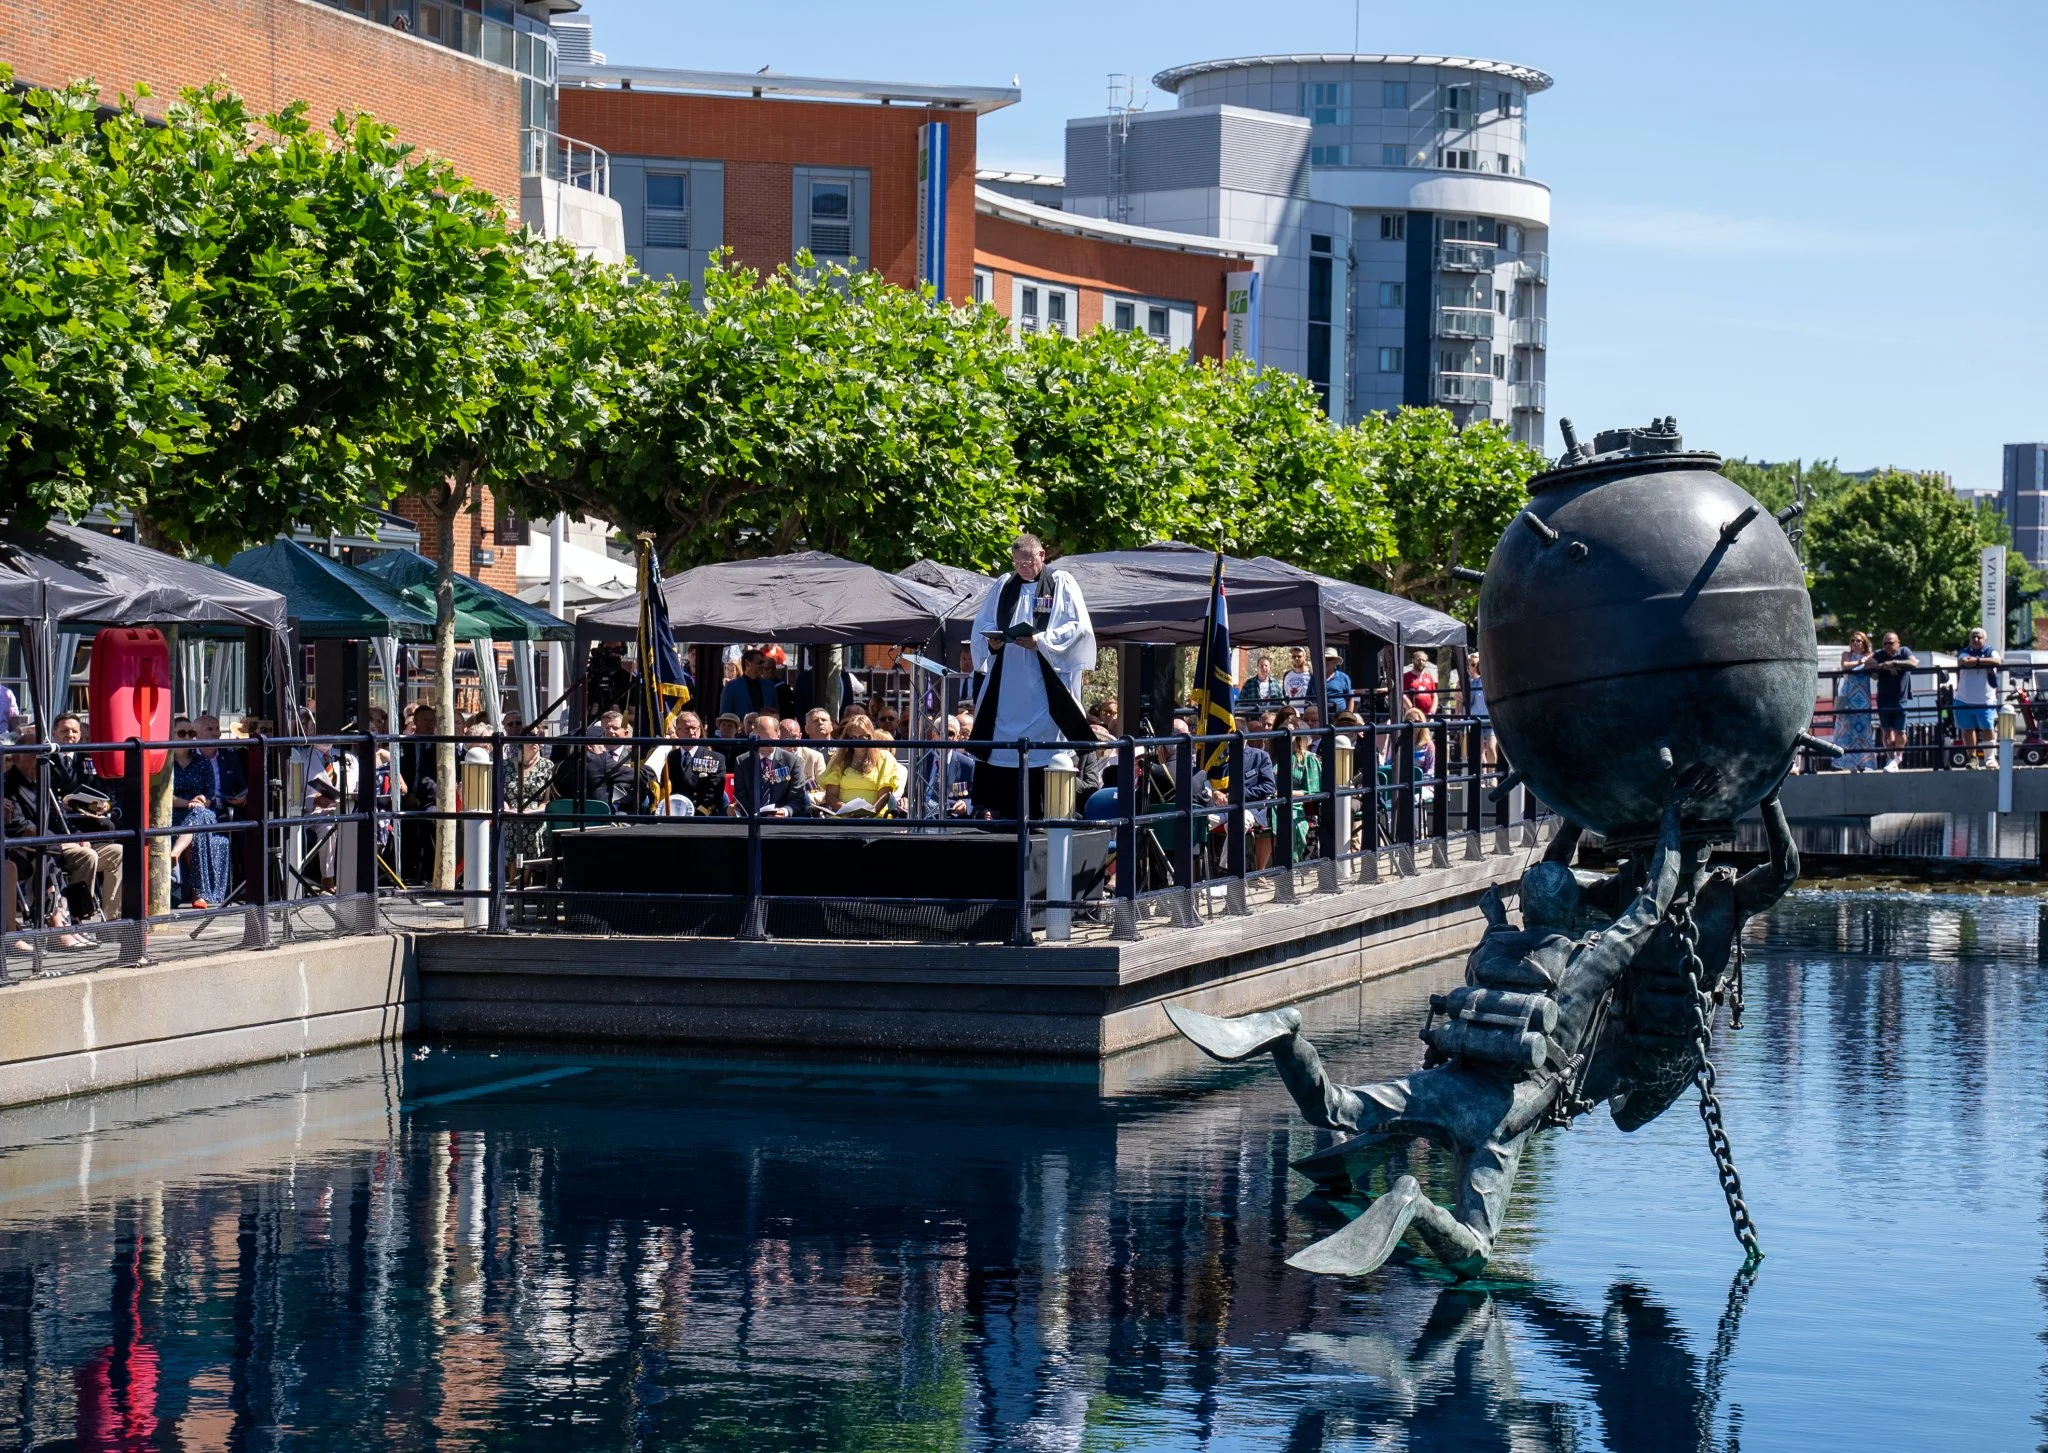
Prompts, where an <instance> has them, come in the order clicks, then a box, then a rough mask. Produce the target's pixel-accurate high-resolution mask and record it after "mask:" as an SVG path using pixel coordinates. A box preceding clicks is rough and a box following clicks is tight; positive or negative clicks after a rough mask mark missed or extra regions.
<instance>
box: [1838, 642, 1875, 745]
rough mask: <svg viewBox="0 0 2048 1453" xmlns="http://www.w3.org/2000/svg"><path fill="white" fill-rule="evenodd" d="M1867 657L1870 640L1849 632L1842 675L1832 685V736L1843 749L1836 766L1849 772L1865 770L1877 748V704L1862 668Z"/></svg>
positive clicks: (1873, 687)
mask: <svg viewBox="0 0 2048 1453" xmlns="http://www.w3.org/2000/svg"><path fill="white" fill-rule="evenodd" d="M1869 656H1870V637H1869V636H1867V635H1865V634H1864V633H1863V632H1861V631H1851V632H1850V633H1849V649H1848V650H1846V651H1844V652H1842V674H1841V676H1840V678H1839V679H1837V680H1836V682H1835V723H1834V731H1833V733H1832V735H1833V737H1834V739H1835V742H1836V744H1837V745H1838V746H1840V747H1842V748H1843V749H1844V750H1843V753H1842V756H1841V759H1840V761H1839V762H1838V763H1837V765H1838V766H1841V767H1846V768H1847V769H1848V770H1850V771H1852V772H1862V771H1867V770H1868V769H1869V767H1870V764H1871V759H1872V756H1873V754H1874V752H1875V749H1876V747H1877V731H1876V725H1877V723H1876V721H1875V720H1874V719H1873V717H1872V715H1871V712H1872V709H1873V708H1874V707H1875V706H1876V705H1877V697H1876V687H1875V683H1873V682H1872V681H1871V679H1870V677H1869V676H1868V675H1866V674H1865V673H1864V669H1863V663H1864V662H1865V661H1866V660H1868V659H1869Z"/></svg>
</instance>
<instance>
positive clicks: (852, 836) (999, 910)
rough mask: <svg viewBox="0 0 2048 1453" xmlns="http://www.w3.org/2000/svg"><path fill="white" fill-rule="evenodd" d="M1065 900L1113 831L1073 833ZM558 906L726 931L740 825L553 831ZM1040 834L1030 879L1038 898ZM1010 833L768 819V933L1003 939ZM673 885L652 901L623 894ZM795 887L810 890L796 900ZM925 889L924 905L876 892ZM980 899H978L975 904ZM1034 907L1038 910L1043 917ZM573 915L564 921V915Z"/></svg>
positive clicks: (740, 852) (1012, 902) (1080, 886)
mask: <svg viewBox="0 0 2048 1453" xmlns="http://www.w3.org/2000/svg"><path fill="white" fill-rule="evenodd" d="M1070 840H1071V841H1072V843H1073V864H1074V897H1075V898H1077V899H1078V898H1083V897H1086V896H1088V895H1089V894H1091V893H1093V892H1096V891H1098V890H1099V889H1100V887H1101V885H1102V880H1103V876H1104V865H1105V863H1106V861H1107V859H1108V857H1109V852H1110V848H1111V845H1112V843H1113V841H1114V834H1113V833H1112V832H1111V831H1110V830H1109V829H1107V828H1101V827H1082V826H1080V825H1078V824H1077V825H1076V826H1075V827H1074V828H1073V829H1072V830H1071V839H1070ZM554 842H555V852H556V855H557V856H558V857H559V858H560V859H561V878H560V888H561V890H562V891H563V894H564V901H563V903H562V911H563V914H564V916H565V917H566V918H567V919H569V920H572V921H573V920H586V921H587V924H586V926H589V927H601V928H602V929H604V930H608V931H610V932H612V933H659V934H678V933H679V934H690V933H713V934H728V933H734V932H737V931H738V929H739V926H740V921H741V918H742V917H743V915H744V914H745V912H746V894H747V825H746V824H745V823H744V822H734V821H731V820H729V819H718V818H685V819H683V820H681V821H677V822H663V823H618V824H614V825H606V826H598V827H591V828H586V829H583V830H581V831H563V830H559V829H558V830H557V831H556V833H555V835H554ZM1045 849H1046V843H1045V833H1044V831H1043V829H1035V830H1033V832H1032V834H1031V868H1030V889H1031V895H1032V896H1033V897H1034V898H1043V897H1044V896H1045ZM1016 883H1017V837H1016V834H1015V833H1014V832H1007V831H983V830H980V829H977V828H972V827H963V826H954V825H938V824H921V823H912V822H861V823H857V824H856V823H848V824H846V825H843V826H829V827H828V826H823V825H819V824H813V823H805V822H801V821H798V822H787V821H783V822H775V823H769V824H765V825H764V826H763V828H762V832H761V892H762V893H763V895H764V896H766V897H768V898H769V899H771V900H774V899H778V898H780V899H781V900H782V901H779V902H776V901H771V902H770V903H769V904H768V913H767V930H768V932H769V933H771V934H774V935H777V936H780V937H785V938H888V939H895V938H913V939H914V938H944V939H951V940H975V939H981V940H997V941H1000V940H1002V939H1007V938H1008V937H1009V936H1010V935H1011V933H1012V932H1013V931H1014V930H1015V927H1016V922H1017V909H1016V892H1017V887H1016ZM651 893H659V894H682V895H688V896H686V897H677V898H671V899H669V900H667V901H652V900H648V899H636V898H626V897H614V896H612V895H615V894H618V895H623V894H651ZM792 898H804V899H810V900H813V901H809V902H795V901H790V900H791V899H792ZM892 898H897V899H900V898H921V899H929V900H934V901H932V902H929V903H918V904H907V903H889V902H880V901H876V900H885V899H892ZM976 900H979V901H976ZM1043 911H1044V910H1043V909H1040V910H1039V911H1038V916H1042V914H1043ZM572 926H573V924H572Z"/></svg>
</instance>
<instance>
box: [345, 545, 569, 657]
mask: <svg viewBox="0 0 2048 1453" xmlns="http://www.w3.org/2000/svg"><path fill="white" fill-rule="evenodd" d="M362 573H364V574H366V575H373V576H375V577H376V578H377V579H379V580H381V581H383V582H384V584H385V585H387V586H390V587H392V588H394V589H396V590H397V591H399V593H401V594H402V595H403V596H404V597H405V598H406V599H407V600H409V601H411V602H412V603H413V604H414V605H416V606H418V607H419V608H420V609H422V610H424V611H425V612H426V613H427V619H428V620H429V621H430V622H431V621H432V620H433V618H434V576H435V565H434V562H433V561H431V560H429V559H428V558H427V557H426V556H424V555H422V554H419V553H418V552H417V551H413V550H390V551H386V552H385V553H384V554H381V555H379V556H378V557H377V558H376V559H374V560H372V561H370V562H369V563H368V564H366V565H364V566H363V567H362ZM455 634H456V637H457V638H458V639H460V640H464V641H473V640H476V639H477V638H478V637H480V636H485V637H489V638H490V639H491V640H494V641H568V640H573V639H575V636H576V628H575V627H574V626H571V625H570V624H569V623H568V622H567V621H563V620H558V619H556V618H555V617H554V616H551V615H549V614H548V613H547V612H546V611H544V610H542V609H541V608H540V607H539V606H533V605H528V604H527V603H526V602H525V601H523V600H520V599H519V598H518V597H517V596H511V595H507V594H505V592H504V591H502V590H493V589H492V588H491V587H490V586H488V585H485V584H484V583H483V582H482V581H480V580H471V579H470V578H469V577H468V576H467V575H458V576H456V577H455Z"/></svg>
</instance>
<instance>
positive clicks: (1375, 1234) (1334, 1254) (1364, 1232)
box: [1287, 1176, 1423, 1276]
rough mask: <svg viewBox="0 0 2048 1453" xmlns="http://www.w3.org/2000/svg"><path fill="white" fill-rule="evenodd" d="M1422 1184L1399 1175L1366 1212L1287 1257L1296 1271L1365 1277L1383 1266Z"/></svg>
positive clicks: (1414, 1207)
mask: <svg viewBox="0 0 2048 1453" xmlns="http://www.w3.org/2000/svg"><path fill="white" fill-rule="evenodd" d="M1422 1200H1423V1195H1422V1187H1421V1186H1419V1185H1417V1184H1416V1182H1415V1177H1414V1176H1402V1177H1401V1178H1400V1179H1399V1180H1397V1181H1395V1182H1394V1186H1393V1189H1392V1190H1390V1191H1388V1192H1387V1193H1386V1194H1385V1195H1384V1196H1381V1197H1380V1198H1379V1199H1378V1200H1377V1201H1374V1202H1373V1203H1372V1204H1371V1205H1370V1206H1367V1207H1366V1208H1365V1214H1363V1215H1362V1216H1360V1217H1359V1218H1358V1219H1357V1220H1355V1221H1353V1222H1352V1223H1351V1224H1350V1225H1349V1226H1346V1227H1345V1228H1344V1229H1343V1230H1342V1231H1339V1232H1338V1233H1337V1234H1336V1235H1334V1236H1325V1237H1324V1238H1323V1239H1322V1240H1321V1241H1318V1242H1316V1243H1315V1244H1314V1245H1313V1246H1307V1247H1304V1248H1302V1249H1301V1250H1300V1251H1297V1252H1296V1253H1295V1254H1294V1255H1292V1256H1290V1257H1288V1258H1287V1264H1288V1265H1289V1266H1291V1267H1293V1268H1294V1269H1295V1270H1296V1271H1313V1272H1319V1273H1321V1274H1322V1275H1324V1276H1365V1275H1367V1274H1368V1273H1371V1272H1375V1271H1378V1270H1379V1269H1380V1268H1381V1267H1382V1266H1384V1265H1386V1261H1387V1258H1388V1257H1389V1256H1392V1255H1393V1254H1394V1248H1395V1247H1396V1246H1399V1245H1400V1244H1401V1233H1402V1232H1404V1231H1406V1230H1407V1229H1408V1223H1409V1222H1410V1221H1413V1220H1414V1219H1415V1212H1416V1210H1417V1208H1418V1207H1420V1205H1421V1204H1422Z"/></svg>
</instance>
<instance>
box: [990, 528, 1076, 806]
mask: <svg viewBox="0 0 2048 1453" xmlns="http://www.w3.org/2000/svg"><path fill="white" fill-rule="evenodd" d="M1009 582H1010V577H1009V576H1007V575H1005V576H1004V577H1003V578H1002V579H1001V580H999V581H997V582H996V583H995V585H994V587H993V588H991V589H990V591H989V593H988V596H987V597H986V598H985V599H984V600H983V601H982V603H981V610H980V611H979V612H978V613H977V614H976V615H975V617H974V636H973V639H972V641H971V642H970V644H971V645H972V647H973V650H974V669H975V670H976V671H986V670H987V669H988V666H989V660H990V657H989V649H988V642H987V639H986V638H987V637H988V636H990V635H993V634H995V633H997V632H1000V631H1002V630H1005V629H1007V628H1008V627H1009V626H1012V625H1014V624H1016V623H1017V622H1018V621H1028V620H1030V619H1031V618H1032V615H1033V613H1034V611H1035V610H1036V608H1037V603H1038V597H1039V595H1040V593H1042V592H1044V591H1046V590H1050V591H1051V592H1052V610H1051V613H1050V615H1048V616H1047V617H1046V618H1045V622H1044V624H1043V625H1042V626H1041V627H1040V629H1039V632H1038V649H1037V650H1036V651H1035V652H1034V651H1031V650H1027V649H1026V648H1025V647H1023V646H1019V645H1017V644H1015V643H1014V642H1012V643H1011V644H1009V645H1006V646H1004V647H1003V677H1002V690H1001V692H1000V693H999V694H1000V696H1001V699H1000V700H999V701H997V702H995V703H994V705H995V713H996V719H995V726H994V730H993V731H991V732H990V733H989V740H990V741H992V742H1058V741H1064V740H1065V739H1066V733H1065V732H1063V731H1061V730H1060V729H1059V726H1058V724H1057V723H1055V722H1054V721H1053V717H1052V708H1051V706H1050V705H1049V704H1048V703H1047V701H1046V695H1045V689H1046V688H1045V675H1044V673H1043V672H1042V671H1040V670H1039V666H1038V660H1039V658H1040V657H1042V658H1044V660H1045V661H1046V663H1047V664H1048V665H1050V666H1051V667H1052V670H1053V674H1054V675H1055V676H1057V677H1058V678H1059V679H1060V681H1061V682H1063V683H1064V684H1065V685H1066V688H1067V690H1068V692H1069V693H1070V694H1072V696H1073V698H1074V700H1075V701H1076V702H1079V701H1080V699H1081V678H1082V676H1084V675H1085V674H1086V673H1087V672H1088V671H1089V670H1090V669H1091V668H1092V667H1093V666H1094V665H1095V627H1094V625H1092V624H1091V623H1090V622H1089V619H1088V603H1087V602H1086V601H1084V600H1082V599H1081V587H1080V586H1078V585H1076V584H1075V583H1074V577H1073V576H1071V575H1069V574H1067V573H1066V572H1065V571H1064V570H1054V569H1051V568H1050V567H1048V568H1046V569H1045V570H1042V571H1040V572H1039V576H1038V579H1037V580H1035V581H1025V582H1024V583H1023V584H1022V585H1020V586H1019V587H1018V590H1017V601H1016V604H1015V606H1014V607H1013V608H1012V611H1011V615H1010V619H1009V620H1006V621H998V620H997V619H996V615H997V612H998V610H999V608H1000V606H1001V603H1002V598H1003V587H1004V586H1006V585H1008V584H1009ZM987 695H988V692H987V689H986V688H985V687H984V688H983V691H982V697H983V699H982V700H980V701H977V702H976V703H975V708H974V709H975V718H976V722H977V724H979V720H980V716H981V713H982V712H983V711H985V710H987V709H988V706H989V703H988V701H987V700H986V698H987ZM1030 755H1031V765H1032V766H1034V767H1043V766H1046V765H1048V764H1049V763H1051V762H1052V760H1053V759H1054V757H1055V756H1056V755H1059V754H1057V753H1055V752H1053V751H1050V750H1048V751H1043V752H1041V751H1035V750H1034V751H1033V752H1032V753H1031V754H1030ZM988 759H989V761H990V762H991V763H992V764H993V765H995V766H998V767H1015V766H1016V765H1017V753H1016V752H1015V751H1013V750H1003V749H1001V748H998V749H997V750H995V751H992V752H990V753H989V758H988Z"/></svg>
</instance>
